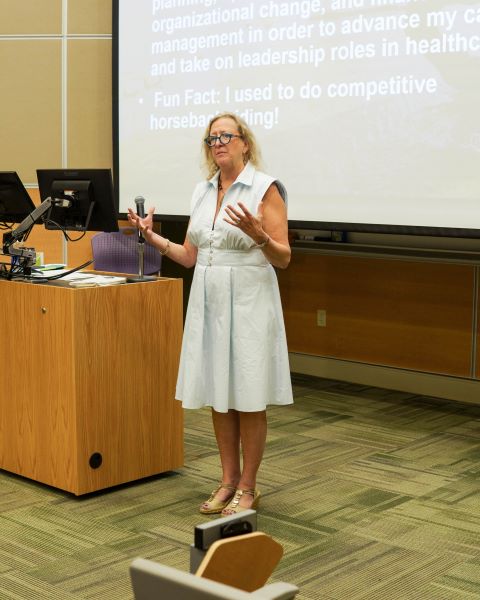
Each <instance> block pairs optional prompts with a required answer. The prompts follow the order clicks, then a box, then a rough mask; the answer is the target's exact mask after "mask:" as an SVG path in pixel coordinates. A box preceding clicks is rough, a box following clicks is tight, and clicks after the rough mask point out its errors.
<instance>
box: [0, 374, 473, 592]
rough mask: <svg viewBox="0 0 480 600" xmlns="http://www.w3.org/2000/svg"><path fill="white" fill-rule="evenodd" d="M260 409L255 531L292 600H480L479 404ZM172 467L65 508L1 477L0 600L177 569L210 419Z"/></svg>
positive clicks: (374, 397)
mask: <svg viewBox="0 0 480 600" xmlns="http://www.w3.org/2000/svg"><path fill="white" fill-rule="evenodd" d="M293 383H294V397H295V404H294V405H293V406H290V407H272V408H270V409H269V411H268V421H269V434H268V440H267V447H266V452H265V458H264V462H263V464H262V468H261V472H260V474H259V481H258V487H259V488H260V489H261V491H262V502H261V505H260V510H259V514H258V526H259V529H260V530H262V531H265V532H266V533H268V534H270V535H272V536H273V537H274V538H275V539H276V540H277V541H279V542H280V543H281V544H282V546H283V548H284V556H283V558H282V560H281V561H280V563H279V565H278V566H277V569H276V570H275V573H274V574H273V576H272V579H271V580H272V581H288V582H291V583H295V584H296V585H298V586H299V588H300V592H299V594H298V596H297V598H298V600H317V599H318V600H473V599H478V598H480V407H479V406H473V405H471V404H462V403H458V402H450V401H446V400H441V399H438V398H431V397H425V396H419V395H416V394H409V393H404V392H398V391H392V390H386V389H383V388H375V387H369V386H360V385H355V384H349V383H345V382H340V381H334V380H327V379H318V378H313V377H308V376H301V375H295V376H294V377H293ZM185 451H186V460H185V466H184V467H183V468H182V469H179V470H178V471H176V472H171V473H166V474H163V475H161V476H157V477H151V478H148V479H145V480H142V481H139V482H134V483H130V484H128V485H124V486H119V487H117V488H113V489H111V490H106V491H103V492H98V493H95V494H90V495H88V496H85V497H81V498H75V497H73V496H71V495H70V494H67V493H64V492H61V491H59V490H55V489H53V488H50V487H47V486H43V485H41V484H37V483H35V482H32V481H29V480H27V479H23V478H21V477H18V476H15V475H12V474H9V473H6V472H4V471H0V490H1V494H0V600H47V599H48V600H96V599H99V600H100V599H101V600H132V598H133V594H132V591H131V587H130V581H129V575H128V567H129V564H130V563H131V561H132V559H133V558H135V557H137V556H142V557H144V558H149V559H151V560H155V561H158V562H161V563H165V564H167V565H170V566H174V567H177V568H179V569H182V570H184V571H187V570H188V568H189V545H190V543H191V542H192V541H193V529H194V526H195V525H198V524H199V523H202V522H204V521H206V520H210V519H214V518H215V517H204V516H202V515H200V514H199V513H198V507H199V505H200V504H201V503H202V501H204V500H205V499H206V498H207V497H208V496H209V494H210V492H211V490H212V489H213V488H215V487H216V485H217V482H218V479H219V459H218V454H217V449H216V444H215V440H214V437H213V433H212V425H211V420H210V413H209V411H208V410H207V409H203V410H200V411H187V412H186V414H185Z"/></svg>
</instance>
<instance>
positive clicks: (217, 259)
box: [197, 248, 270, 267]
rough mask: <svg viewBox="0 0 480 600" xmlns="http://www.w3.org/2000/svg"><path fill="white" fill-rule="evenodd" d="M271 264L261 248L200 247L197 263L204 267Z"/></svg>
mask: <svg viewBox="0 0 480 600" xmlns="http://www.w3.org/2000/svg"><path fill="white" fill-rule="evenodd" d="M269 264H270V263H269V262H268V260H267V259H266V258H265V256H264V254H263V252H262V251H261V250H260V249H259V248H251V249H250V250H221V249H219V248H199V249H198V253H197V265H201V266H204V267H266V266H268V265H269Z"/></svg>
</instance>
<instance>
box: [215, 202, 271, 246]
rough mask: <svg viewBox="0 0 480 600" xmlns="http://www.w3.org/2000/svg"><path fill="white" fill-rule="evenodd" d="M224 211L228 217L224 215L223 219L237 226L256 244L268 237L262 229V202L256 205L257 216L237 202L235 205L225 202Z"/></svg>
mask: <svg viewBox="0 0 480 600" xmlns="http://www.w3.org/2000/svg"><path fill="white" fill-rule="evenodd" d="M225 212H226V213H227V215H228V217H229V218H228V219H227V218H225V217H224V219H223V220H224V221H226V222H227V223H229V224H230V225H233V226H234V227H238V229H240V230H241V231H243V233H245V234H246V235H248V236H249V237H251V238H252V240H253V241H254V242H255V243H256V244H261V243H262V242H264V241H265V239H266V238H267V237H268V236H267V234H266V233H265V231H264V229H263V202H260V204H259V206H258V212H257V216H254V215H252V213H251V212H250V211H249V210H248V208H247V207H246V206H245V205H244V204H242V202H239V203H238V205H237V206H232V205H231V204H227V206H226V207H225Z"/></svg>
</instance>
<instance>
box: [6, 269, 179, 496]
mask: <svg viewBox="0 0 480 600" xmlns="http://www.w3.org/2000/svg"><path fill="white" fill-rule="evenodd" d="M0 307H1V309H0V331H1V344H0V367H1V369H2V374H3V377H2V385H1V386H0V468H1V469H5V470H6V471H11V472H12V473H17V474H19V475H23V476H25V477H29V478H31V479H34V480H36V481H39V482H42V483H46V484H48V485H51V486H54V487H57V488H60V489H62V490H67V491H69V492H72V493H73V494H76V495H81V494H86V493H88V492H93V491H95V490H100V489H103V488H108V487H110V486H114V485H118V484H120V483H125V482H127V481H133V480H135V479H140V478H142V477H147V476H149V475H154V474H157V473H162V472H164V471H169V470H172V469H176V468H178V467H181V466H182V465H183V413H182V408H181V404H180V402H177V401H176V400H175V399H174V394H175V383H176V376H177V368H178V359H179V354H180V345H181V336H182V281H181V280H180V279H167V278H159V279H158V280H157V281H154V282H147V283H132V284H124V285H116V286H106V287H95V288H83V289H71V288H65V287H55V286H53V285H45V284H32V283H23V282H15V281H1V280H0Z"/></svg>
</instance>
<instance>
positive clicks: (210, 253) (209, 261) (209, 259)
mask: <svg viewBox="0 0 480 600" xmlns="http://www.w3.org/2000/svg"><path fill="white" fill-rule="evenodd" d="M212 244H213V231H212V232H210V241H209V246H210V251H209V253H208V266H209V267H211V266H212V258H213V248H212Z"/></svg>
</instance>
